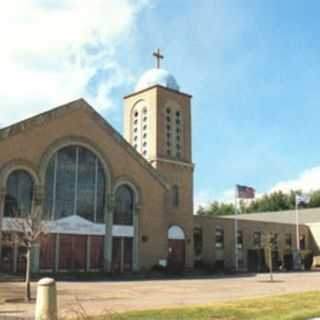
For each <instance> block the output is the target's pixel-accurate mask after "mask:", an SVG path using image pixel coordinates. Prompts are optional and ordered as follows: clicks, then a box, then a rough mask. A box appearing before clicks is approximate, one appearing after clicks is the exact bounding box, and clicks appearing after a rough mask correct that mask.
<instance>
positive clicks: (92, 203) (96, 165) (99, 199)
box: [44, 146, 105, 222]
mask: <svg viewBox="0 0 320 320" xmlns="http://www.w3.org/2000/svg"><path fill="white" fill-rule="evenodd" d="M104 206H105V173H104V170H103V167H102V165H101V163H100V161H99V159H98V158H97V157H96V156H95V155H94V154H93V153H92V152H91V151H90V150H88V149H86V148H84V147H80V146H68V147H65V148H62V149H60V150H59V151H57V152H56V153H55V154H54V155H53V157H52V159H51V160H50V162H49V165H48V168H47V175H46V199H45V212H44V214H45V215H46V216H47V218H49V219H50V218H51V219H60V218H63V217H66V216H70V215H74V214H77V215H79V216H81V217H83V218H85V219H88V220H91V221H94V222H103V221H104Z"/></svg>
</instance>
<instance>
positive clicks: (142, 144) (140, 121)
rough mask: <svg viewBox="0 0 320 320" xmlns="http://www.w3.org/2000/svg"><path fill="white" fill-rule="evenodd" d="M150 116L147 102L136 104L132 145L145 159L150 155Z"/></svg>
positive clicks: (132, 128)
mask: <svg viewBox="0 0 320 320" xmlns="http://www.w3.org/2000/svg"><path fill="white" fill-rule="evenodd" d="M148 127H149V115H148V108H147V106H146V103H145V101H143V100H140V101H138V102H137V103H136V105H135V106H134V108H133V109H132V112H131V130H132V132H131V144H132V145H133V147H134V148H135V149H136V150H137V151H138V152H140V153H141V154H142V155H143V156H144V157H146V156H147V154H148V148H149V146H148V130H149V128H148Z"/></svg>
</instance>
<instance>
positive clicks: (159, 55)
mask: <svg viewBox="0 0 320 320" xmlns="http://www.w3.org/2000/svg"><path fill="white" fill-rule="evenodd" d="M152 55H153V56H154V57H155V58H156V60H157V68H158V69H160V60H161V59H163V58H164V57H163V55H161V53H160V49H158V50H157V51H156V52H153V54H152Z"/></svg>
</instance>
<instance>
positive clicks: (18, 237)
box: [10, 206, 49, 302]
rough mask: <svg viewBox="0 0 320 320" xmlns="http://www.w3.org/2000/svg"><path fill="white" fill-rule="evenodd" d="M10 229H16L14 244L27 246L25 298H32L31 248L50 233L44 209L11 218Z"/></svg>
mask: <svg viewBox="0 0 320 320" xmlns="http://www.w3.org/2000/svg"><path fill="white" fill-rule="evenodd" d="M10 229H11V230H13V231H14V234H13V237H12V240H11V241H12V242H13V244H14V245H18V246H24V247H25V248H26V269H25V300H26V301H28V302H29V301H30V300H31V285H30V281H31V262H32V261H31V259H32V255H31V250H32V248H33V247H34V245H35V244H37V243H39V242H40V241H41V239H42V238H44V237H45V236H46V235H47V234H48V231H49V229H48V226H47V224H46V223H45V221H43V219H42V210H41V208H40V207H39V206H36V207H35V208H33V209H31V211H30V212H21V214H20V215H19V216H18V215H17V214H16V215H15V217H14V218H11V220H10Z"/></svg>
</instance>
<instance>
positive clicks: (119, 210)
mask: <svg viewBox="0 0 320 320" xmlns="http://www.w3.org/2000/svg"><path fill="white" fill-rule="evenodd" d="M133 206H134V196H133V192H132V190H131V188H130V187H129V186H126V185H122V186H120V187H119V188H118V189H117V192H116V208H115V213H114V219H113V224H116V225H127V226H131V225H132V224H133Z"/></svg>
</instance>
